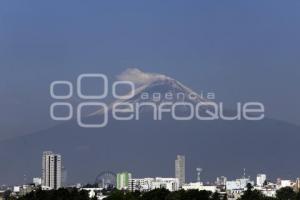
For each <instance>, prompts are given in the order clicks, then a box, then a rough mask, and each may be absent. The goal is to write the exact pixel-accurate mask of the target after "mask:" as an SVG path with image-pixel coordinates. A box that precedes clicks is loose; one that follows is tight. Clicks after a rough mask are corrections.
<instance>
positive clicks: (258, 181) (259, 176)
mask: <svg viewBox="0 0 300 200" xmlns="http://www.w3.org/2000/svg"><path fill="white" fill-rule="evenodd" d="M266 180H267V175H265V174H257V176H256V185H257V186H260V187H262V186H263V185H264V183H265V181H266Z"/></svg>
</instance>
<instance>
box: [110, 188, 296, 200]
mask: <svg viewBox="0 0 300 200" xmlns="http://www.w3.org/2000/svg"><path fill="white" fill-rule="evenodd" d="M227 199H228V197H227V195H226V194H224V195H221V194H219V193H211V192H208V191H198V190H188V191H184V190H180V191H176V192H169V191H168V190H166V189H156V190H152V191H150V192H146V193H140V192H132V193H130V192H123V191H113V192H112V193H111V194H110V196H108V197H107V198H105V199H104V200H227ZM238 200H300V193H299V192H294V190H293V189H292V188H290V187H286V188H282V189H280V190H278V191H277V192H276V197H267V196H265V195H263V194H262V193H261V192H260V191H258V190H254V189H253V187H252V186H251V185H248V186H247V190H246V191H245V192H244V194H243V195H242V196H241V197H240V198H239V199H238Z"/></svg>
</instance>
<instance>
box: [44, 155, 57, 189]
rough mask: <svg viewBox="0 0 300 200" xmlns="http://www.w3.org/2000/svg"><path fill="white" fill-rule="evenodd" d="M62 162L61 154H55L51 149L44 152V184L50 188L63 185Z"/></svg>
mask: <svg viewBox="0 0 300 200" xmlns="http://www.w3.org/2000/svg"><path fill="white" fill-rule="evenodd" d="M61 162H62V160H61V155H59V154H54V153H52V152H51V151H45V152H43V163H42V173H43V177H42V186H44V187H46V188H50V189H58V188H60V187H61V182H62V179H61V166H62V165H61Z"/></svg>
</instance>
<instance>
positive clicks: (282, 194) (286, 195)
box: [276, 187, 297, 200]
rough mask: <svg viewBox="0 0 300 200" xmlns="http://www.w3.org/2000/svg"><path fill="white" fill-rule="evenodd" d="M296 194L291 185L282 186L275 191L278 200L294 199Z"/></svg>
mask: <svg viewBox="0 0 300 200" xmlns="http://www.w3.org/2000/svg"><path fill="white" fill-rule="evenodd" d="M296 196H297V195H296V193H295V192H294V190H293V188H291V187H284V188H281V189H279V190H277V191H276V197H277V199H278V200H294V199H295V198H296Z"/></svg>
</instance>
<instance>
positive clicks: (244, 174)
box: [244, 168, 246, 178]
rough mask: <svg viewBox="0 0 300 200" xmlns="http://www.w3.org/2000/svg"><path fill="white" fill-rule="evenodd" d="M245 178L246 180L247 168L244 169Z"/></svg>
mask: <svg viewBox="0 0 300 200" xmlns="http://www.w3.org/2000/svg"><path fill="white" fill-rule="evenodd" d="M244 178H246V168H244Z"/></svg>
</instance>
